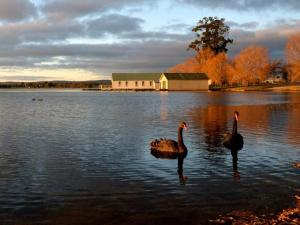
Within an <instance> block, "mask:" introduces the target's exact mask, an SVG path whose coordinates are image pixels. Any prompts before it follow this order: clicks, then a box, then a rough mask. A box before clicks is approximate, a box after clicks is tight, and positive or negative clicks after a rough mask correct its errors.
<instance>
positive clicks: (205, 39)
mask: <svg viewBox="0 0 300 225" xmlns="http://www.w3.org/2000/svg"><path fill="white" fill-rule="evenodd" d="M229 30H230V28H229V26H228V25H226V24H225V19H224V18H221V19H219V18H218V17H204V18H203V19H202V20H200V21H199V22H198V23H197V25H196V26H195V27H194V28H193V30H192V31H193V32H196V36H197V38H196V39H195V40H194V41H192V42H191V43H190V44H189V47H188V49H194V50H195V51H196V52H199V51H200V50H201V49H205V48H210V49H211V50H212V51H213V52H214V53H215V54H218V53H221V52H225V53H226V52H227V51H228V49H227V44H231V43H232V42H233V40H232V39H230V38H228V34H229Z"/></svg>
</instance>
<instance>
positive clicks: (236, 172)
mask: <svg viewBox="0 0 300 225" xmlns="http://www.w3.org/2000/svg"><path fill="white" fill-rule="evenodd" d="M230 151H231V156H232V170H233V179H234V180H240V179H241V176H240V172H239V170H238V151H237V150H234V149H231V150H230Z"/></svg>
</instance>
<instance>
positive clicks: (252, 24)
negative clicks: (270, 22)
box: [226, 21, 259, 29]
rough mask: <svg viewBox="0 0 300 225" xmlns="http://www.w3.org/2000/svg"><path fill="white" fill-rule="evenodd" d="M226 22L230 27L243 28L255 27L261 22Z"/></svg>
mask: <svg viewBox="0 0 300 225" xmlns="http://www.w3.org/2000/svg"><path fill="white" fill-rule="evenodd" d="M226 24H227V25H228V26H229V27H230V28H241V29H255V28H257V27H258V26H259V23H258V22H256V21H252V22H247V23H236V22H234V21H228V22H226Z"/></svg>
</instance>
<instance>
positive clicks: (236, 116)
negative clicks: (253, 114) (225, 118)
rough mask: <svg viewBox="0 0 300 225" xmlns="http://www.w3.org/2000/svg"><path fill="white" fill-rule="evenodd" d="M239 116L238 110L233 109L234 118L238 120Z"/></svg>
mask: <svg viewBox="0 0 300 225" xmlns="http://www.w3.org/2000/svg"><path fill="white" fill-rule="evenodd" d="M239 116H240V114H239V112H238V111H235V112H234V118H235V120H236V121H238V120H239Z"/></svg>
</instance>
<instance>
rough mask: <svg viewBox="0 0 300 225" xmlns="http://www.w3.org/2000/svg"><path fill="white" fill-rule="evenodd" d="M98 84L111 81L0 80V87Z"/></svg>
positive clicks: (95, 86)
mask: <svg viewBox="0 0 300 225" xmlns="http://www.w3.org/2000/svg"><path fill="white" fill-rule="evenodd" d="M99 85H111V81H110V80H92V81H37V82H0V88H99Z"/></svg>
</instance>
